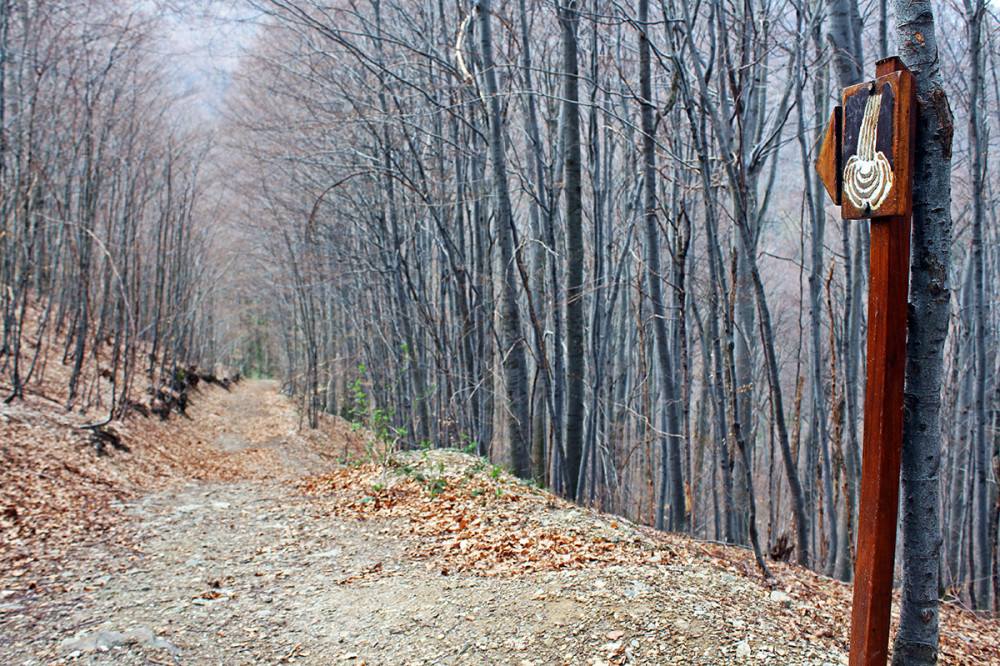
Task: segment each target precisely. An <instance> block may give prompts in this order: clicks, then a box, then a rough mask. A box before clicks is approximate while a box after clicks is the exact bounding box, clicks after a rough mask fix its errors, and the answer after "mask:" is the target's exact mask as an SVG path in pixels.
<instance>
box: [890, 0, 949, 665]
mask: <svg viewBox="0 0 1000 666" xmlns="http://www.w3.org/2000/svg"><path fill="white" fill-rule="evenodd" d="M893 8H894V10H895V14H896V41H897V43H898V44H899V49H900V55H901V57H902V59H903V61H904V62H905V63H906V65H907V66H908V67H909V68H910V70H911V71H912V72H913V73H914V75H915V77H916V91H917V103H918V105H919V111H918V113H917V131H916V141H915V146H914V151H915V155H914V168H913V174H914V176H913V234H912V239H911V269H910V270H911V273H910V313H909V320H908V323H907V344H906V388H905V397H904V409H905V418H904V423H903V456H902V466H901V472H900V477H901V483H902V487H901V489H900V492H901V510H902V544H903V546H902V562H903V572H902V573H903V587H902V600H901V603H900V621H899V632H898V633H897V635H896V642H895V647H894V650H893V656H892V663H893V664H894V665H897V666H903V665H904V664H905V666H920V665H922V664H934V663H936V662H937V648H938V573H939V561H940V549H941V530H940V510H941V509H940V497H939V494H940V480H939V471H940V465H941V434H940V424H939V422H938V416H939V412H940V409H941V368H942V359H943V354H944V341H945V337H946V335H947V333H948V314H949V312H948V311H949V306H950V299H951V292H950V290H949V283H948V268H949V262H950V257H951V143H952V136H953V134H954V125H953V120H952V115H951V107H950V106H949V104H948V97H947V95H946V94H945V91H944V88H943V86H942V76H941V70H940V65H939V60H938V45H937V39H936V37H935V30H934V13H933V10H932V7H931V3H930V1H929V0H893Z"/></svg>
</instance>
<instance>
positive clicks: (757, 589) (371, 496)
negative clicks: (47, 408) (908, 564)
mask: <svg viewBox="0 0 1000 666" xmlns="http://www.w3.org/2000/svg"><path fill="white" fill-rule="evenodd" d="M25 409H26V408H25V407H24V406H15V407H12V408H9V409H8V411H3V412H0V414H2V415H3V417H5V418H8V422H7V425H6V426H5V429H4V438H3V443H2V444H0V450H2V451H4V455H5V456H6V459H5V462H8V464H7V465H6V466H5V468H4V469H3V470H2V471H0V474H2V475H3V477H2V484H3V485H2V490H0V492H3V495H0V497H2V498H3V499H2V502H3V507H4V512H3V515H4V518H3V520H4V521H5V522H4V523H3V525H4V543H5V544H6V543H7V539H8V535H14V539H13V540H12V544H13V547H12V548H10V549H9V551H8V548H7V546H6V545H5V546H4V555H3V557H4V560H3V562H2V564H3V566H2V568H0V662H2V663H11V664H21V663H73V662H77V661H80V660H82V661H83V662H84V663H93V664H111V663H114V664H147V663H182V664H200V663H226V664H265V663H300V664H330V663H338V662H342V663H350V664H355V665H357V664H359V663H366V664H409V663H415V664H419V663H442V664H500V663H503V664H519V665H521V666H523V665H524V664H528V663H530V664H533V665H535V666H537V665H539V664H598V663H600V664H623V663H636V664H664V663H688V664H719V663H748V664H749V663H754V664H810V665H817V666H819V665H822V664H841V663H846V651H845V648H846V643H847V622H848V618H849V608H850V588H849V587H848V586H846V585H843V584H840V583H836V582H834V581H831V580H829V579H826V578H823V577H821V576H817V575H814V574H812V573H810V572H805V571H802V570H801V569H798V568H796V567H792V566H788V565H781V564H775V565H774V568H775V572H776V574H777V580H775V581H763V580H762V579H761V577H760V576H759V575H758V573H757V571H756V569H755V567H754V564H753V559H752V557H751V555H750V553H748V552H746V551H743V550H740V549H734V548H728V547H723V546H719V545H715V544H708V543H702V542H696V541H692V540H689V539H683V538H678V537H673V536H665V535H662V534H658V533H654V532H651V531H649V530H645V529H642V528H638V527H635V526H632V525H629V524H627V523H625V522H623V521H621V520H619V519H616V518H614V517H610V516H605V515H601V514H598V513H596V512H593V511H590V510H587V509H582V508H580V507H577V506H574V505H571V504H569V503H567V502H565V501H563V500H560V499H558V498H556V497H553V496H552V495H550V494H549V493H547V492H545V491H543V490H539V489H536V488H532V487H529V486H525V485H523V484H521V483H519V482H517V481H516V480H515V479H513V478H511V477H509V476H508V475H507V474H506V473H504V472H502V471H501V470H499V469H498V468H495V467H493V466H492V465H490V464H489V463H488V462H487V461H484V460H481V459H478V458H475V457H472V456H469V455H466V454H462V453H457V452H451V451H429V452H411V453H406V454H397V455H395V456H391V457H389V458H387V459H386V460H385V464H376V463H366V464H363V465H355V466H349V467H344V466H342V465H339V464H338V463H337V459H344V458H348V457H351V458H355V459H356V458H357V457H358V456H359V455H360V453H361V452H362V451H363V449H364V442H363V441H362V440H361V439H360V435H359V434H357V433H353V432H352V431H351V430H350V428H349V427H347V425H346V424H344V423H343V422H335V421H326V422H324V428H323V429H322V430H320V431H316V432H310V431H308V430H302V429H300V419H299V413H298V411H297V410H296V408H295V405H294V404H292V403H291V402H290V401H289V400H287V399H286V398H285V397H284V396H282V395H280V394H279V393H278V387H277V385H276V384H275V383H273V382H242V383H240V384H238V385H237V386H236V387H234V388H233V390H232V392H226V391H224V390H222V389H220V388H214V387H212V388H208V389H206V390H204V391H202V392H201V393H200V395H197V396H196V399H195V400H194V401H193V403H192V406H191V407H190V408H189V414H190V417H191V418H190V419H183V418H181V419H173V420H171V421H168V422H160V421H158V420H156V419H141V418H136V419H131V420H129V422H128V424H127V428H128V433H127V435H126V437H125V438H124V441H125V443H126V445H127V446H128V447H129V449H130V450H129V451H127V452H126V451H116V450H113V451H112V452H111V453H110V455H105V456H98V455H97V452H96V449H95V448H94V446H92V445H91V444H90V443H89V442H87V441H82V440H79V439H75V438H74V436H73V435H71V434H70V433H72V432H73V430H72V428H70V426H68V425H60V424H58V423H56V422H55V420H54V417H53V416H52V415H51V414H49V415H48V416H45V415H44V414H43V413H41V412H42V411H43V410H41V408H39V411H38V412H36V413H34V414H27V413H26V412H25ZM60 418H62V417H60ZM46 419H47V420H46ZM29 463H30V466H27V467H26V466H25V465H26V464H29ZM64 463H65V464H64ZM18 465H21V466H20V467H18ZM74 475H75V476H74ZM76 477H79V478H76ZM13 489H20V490H18V491H17V492H14V490H13ZM18 493H20V494H18ZM11 509H13V511H11ZM11 514H13V515H11ZM942 619H943V632H942V638H943V649H942V659H941V661H942V663H945V664H1000V626H998V625H997V623H996V622H989V623H987V622H983V621H979V620H977V619H975V618H973V617H972V616H970V615H968V614H964V613H961V612H959V611H957V610H955V609H952V608H945V609H944V611H943V613H942Z"/></svg>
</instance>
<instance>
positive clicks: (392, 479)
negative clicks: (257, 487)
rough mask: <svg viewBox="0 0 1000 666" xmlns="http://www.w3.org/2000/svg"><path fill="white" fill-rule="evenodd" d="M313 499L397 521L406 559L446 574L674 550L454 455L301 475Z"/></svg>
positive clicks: (623, 559)
mask: <svg viewBox="0 0 1000 666" xmlns="http://www.w3.org/2000/svg"><path fill="white" fill-rule="evenodd" d="M302 487H303V488H304V489H305V490H306V491H307V492H309V493H311V494H329V493H334V494H335V495H336V497H337V501H335V502H334V503H332V504H331V507H332V509H333V510H334V511H335V512H336V513H337V514H338V515H341V516H346V517H354V518H356V519H359V520H365V519H372V518H377V517H390V518H402V519H404V520H403V522H404V524H405V529H406V531H407V532H409V533H410V534H412V535H414V536H417V537H420V538H419V540H415V545H414V546H413V547H412V548H411V550H410V554H411V555H412V556H413V557H415V558H418V559H426V560H427V561H428V568H433V567H434V566H437V565H438V564H439V563H440V565H441V569H442V572H443V573H447V572H448V571H449V570H458V571H475V572H477V573H482V574H486V575H513V574H524V573H534V572H537V571H555V570H560V569H568V568H580V567H583V566H585V565H587V564H589V563H601V564H605V565H606V564H623V563H635V562H638V561H644V562H645V561H648V562H659V561H662V560H663V559H664V557H670V555H671V554H672V553H673V550H672V549H671V548H670V547H669V546H666V545H665V544H664V545H656V544H653V543H651V542H649V541H648V540H647V539H645V538H644V537H643V536H642V534H641V533H640V532H639V530H638V529H636V528H633V527H629V526H626V525H624V524H623V523H622V522H619V521H614V520H612V521H611V522H606V521H603V520H598V519H595V518H596V516H591V514H590V513H589V512H587V511H585V510H582V509H580V508H579V507H577V506H576V505H574V504H571V503H570V502H567V501H566V500H563V499H560V498H558V497H555V496H554V495H552V494H550V493H548V492H545V491H543V490H540V489H538V488H534V487H531V486H528V485H524V484H521V483H518V482H517V481H515V480H514V479H513V478H512V477H511V476H510V475H509V474H507V473H506V472H502V471H500V469H499V468H497V467H494V466H492V465H489V464H488V463H486V462H485V461H484V460H483V459H481V458H476V457H474V456H471V455H467V454H464V453H459V452H456V451H445V450H437V451H427V452H420V453H412V452H411V453H405V454H397V455H395V456H392V457H390V458H389V459H388V460H387V463H386V465H385V466H379V465H374V464H366V465H362V466H358V467H351V468H348V469H344V470H338V471H336V472H333V473H332V474H329V475H325V476H322V477H317V478H312V479H308V480H306V481H305V482H303V484H302Z"/></svg>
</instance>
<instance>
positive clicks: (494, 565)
mask: <svg viewBox="0 0 1000 666" xmlns="http://www.w3.org/2000/svg"><path fill="white" fill-rule="evenodd" d="M299 485H300V488H301V489H302V490H303V491H304V492H306V493H307V494H309V495H313V496H315V497H316V498H317V500H319V501H321V502H323V503H324V506H325V508H326V509H327V510H328V511H330V512H332V513H334V514H335V515H338V516H340V517H344V518H348V519H354V520H359V521H383V522H386V523H387V524H388V526H389V527H388V528H387V529H386V531H394V532H396V533H399V534H402V535H409V536H410V537H412V538H410V539H408V540H407V542H408V543H409V544H410V546H409V548H408V553H409V555H410V556H411V557H413V558H414V559H417V560H425V561H426V568H427V569H428V570H439V571H440V573H441V574H442V575H448V574H451V573H457V572H470V573H474V574H479V575H486V576H501V577H511V578H515V577H519V576H524V575H527V574H532V573H537V572H543V571H560V570H567V569H572V570H577V569H587V570H593V569H594V568H597V569H601V568H603V569H605V570H608V571H615V572H618V571H622V570H628V571H633V572H634V571H637V570H639V569H642V570H645V571H651V572H653V576H654V584H655V578H656V576H660V577H661V578H662V580H663V584H664V585H670V586H678V585H685V583H684V582H682V581H677V580H676V579H675V576H676V574H677V572H684V573H685V574H688V573H690V574H691V575H692V577H693V578H694V579H701V578H704V577H705V576H706V575H707V576H708V577H709V578H718V577H721V578H722V579H723V580H724V581H729V582H736V581H743V583H746V584H747V585H744V584H743V583H740V584H738V585H736V586H734V587H738V588H740V589H741V590H746V589H749V590H750V592H749V594H746V593H735V592H733V593H729V592H726V591H725V588H727V587H729V585H723V586H722V588H723V592H722V593H721V594H722V596H720V598H719V601H720V607H722V608H724V610H725V612H726V613H727V614H733V615H735V616H736V617H740V618H744V621H746V622H747V623H748V624H753V623H755V622H756V623H759V624H761V625H763V626H766V627H768V633H769V634H772V635H771V639H772V640H774V641H776V644H779V645H780V644H781V643H782V638H783V636H787V637H788V644H791V641H792V640H794V639H804V640H805V641H807V642H808V643H809V644H810V645H813V646H817V647H818V648H824V649H827V650H829V651H830V653H839V654H840V655H842V657H841V662H842V663H846V649H847V645H848V637H849V632H850V609H851V602H852V588H851V586H850V585H849V584H845V583H841V582H839V581H835V580H832V579H830V578H827V577H825V576H822V575H819V574H816V573H813V572H811V571H807V570H804V569H802V568H800V567H797V566H794V565H789V564H784V563H781V562H772V563H769V566H770V568H771V570H772V573H773V574H774V575H775V577H774V578H772V579H764V578H763V577H762V576H761V575H760V573H759V571H758V570H757V568H756V565H755V564H754V561H753V556H752V554H751V553H750V552H748V551H746V550H743V549H739V548H733V547H730V546H724V545H721V544H717V543H711V542H700V541H695V540H692V539H687V538H684V537H678V536H674V535H667V534H663V533H659V532H656V531H654V530H651V529H648V528H645V527H640V526H636V525H633V524H631V523H629V522H627V521H624V520H622V519H620V518H617V517H614V516H610V515H605V514H601V513H599V512H597V511H594V510H591V509H587V508H583V507H580V506H578V505H575V504H572V503H570V502H567V501H566V500H563V499H561V498H559V497H556V496H554V495H552V494H551V493H549V492H548V491H545V490H542V489H539V488H536V487H533V486H530V485H526V484H524V483H522V482H520V481H518V480H517V479H515V478H514V477H512V476H511V475H509V474H507V473H506V472H504V471H502V470H500V468H498V467H495V466H493V465H491V464H489V463H488V462H486V461H484V460H483V459H482V458H478V457H475V456H472V455H468V454H464V453H460V452H457V451H446V450H436V451H420V452H406V453H397V454H394V455H390V456H386V457H385V458H384V464H378V463H367V464H363V465H357V466H352V467H348V468H346V469H341V470H337V471H335V472H332V473H330V474H326V475H323V476H319V477H313V478H309V479H306V480H304V481H302V482H300V484H299ZM377 575H378V572H376V571H372V572H368V573H367V575H366V578H371V577H374V576H377ZM595 575H596V573H595ZM347 582H353V581H347ZM715 587H716V586H714V585H713V589H715ZM897 601H898V599H897ZM675 610H677V611H679V612H680V613H681V614H683V609H681V608H677V609H675ZM898 619H899V618H898V603H896V604H894V605H893V618H892V622H893V626H892V633H893V635H894V634H895V630H896V626H897V623H898ZM739 622H740V620H736V623H737V625H738V624H739ZM793 637H794V638H793ZM779 650H780V648H779ZM735 654H736V656H746V657H749V656H750V655H749V654H747V655H741V654H740V648H739V647H737V649H736V653H735ZM778 654H779V655H780V654H782V652H780V651H779V652H778ZM759 656H760V655H758V657H759ZM772 656H773V655H772ZM787 659H789V661H788V663H793V662H792V661H791V660H790V655H789V657H787ZM613 661H614V660H612V662H613ZM940 661H941V663H943V664H961V665H968V666H978V665H982V664H997V665H1000V622H998V621H997V620H986V619H983V618H981V617H978V616H976V615H975V614H973V613H970V612H967V611H965V610H963V609H960V608H957V607H955V606H952V605H948V604H943V605H942V606H941V648H940ZM795 663H798V662H795ZM804 663H808V662H804ZM818 663H826V662H818Z"/></svg>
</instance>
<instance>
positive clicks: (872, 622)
mask: <svg viewBox="0 0 1000 666" xmlns="http://www.w3.org/2000/svg"><path fill="white" fill-rule="evenodd" d="M875 76H876V79H875V80H874V81H871V82H868V83H863V84H860V85H856V86H851V87H850V88H845V89H844V97H843V99H844V103H843V106H842V107H837V108H836V109H834V113H833V116H832V117H831V118H830V123H829V125H828V127H827V131H826V136H825V138H824V139H823V145H822V147H821V148H820V153H819V158H818V160H817V162H816V170H817V171H818V172H819V175H820V178H821V179H822V181H823V185H824V186H825V187H826V191H827V192H828V193H829V194H830V197H831V198H832V199H833V201H834V202H835V203H837V204H838V205H840V207H841V208H840V210H841V217H843V218H844V219H846V220H856V219H863V218H871V252H870V257H871V258H870V262H871V263H870V270H869V276H870V277H869V282H868V363H867V367H866V377H867V378H866V383H865V425H864V438H863V444H864V453H863V457H862V464H861V467H862V471H861V503H860V507H859V509H858V543H857V551H856V554H857V561H856V564H855V568H854V604H853V609H852V616H851V658H850V664H851V666H876V665H877V666H885V663H886V660H887V658H888V642H889V611H890V607H891V604H892V581H893V564H894V561H895V550H896V518H897V509H898V504H899V461H900V454H901V450H902V443H903V377H904V371H905V365H906V313H907V307H908V306H907V304H908V295H909V283H910V217H911V214H912V205H913V196H912V195H913V142H914V139H913V136H914V131H915V129H916V122H915V121H916V109H917V105H916V91H915V90H914V81H913V74H912V73H911V72H910V71H909V70H908V69H907V68H906V66H905V65H904V64H903V62H902V61H901V60H900V59H899V58H897V57H892V58H886V59H885V60H880V61H879V62H878V63H876V68H875Z"/></svg>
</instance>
